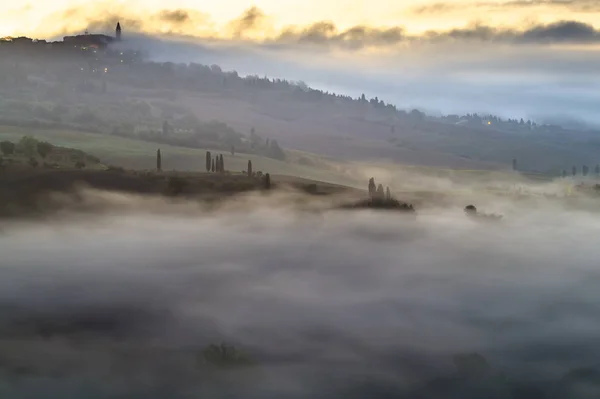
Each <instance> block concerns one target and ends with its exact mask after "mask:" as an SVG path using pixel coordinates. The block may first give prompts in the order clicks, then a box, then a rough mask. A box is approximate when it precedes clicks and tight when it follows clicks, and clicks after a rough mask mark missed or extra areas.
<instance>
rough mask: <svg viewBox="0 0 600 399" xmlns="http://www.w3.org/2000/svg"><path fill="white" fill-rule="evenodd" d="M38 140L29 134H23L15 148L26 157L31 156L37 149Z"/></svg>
mask: <svg viewBox="0 0 600 399" xmlns="http://www.w3.org/2000/svg"><path fill="white" fill-rule="evenodd" d="M37 145H38V141H37V140H36V139H34V138H33V137H31V136H23V137H22V138H21V140H19V144H17V150H19V152H22V153H23V154H25V155H26V156H28V157H33V156H34V154H35V153H36V151H37Z"/></svg>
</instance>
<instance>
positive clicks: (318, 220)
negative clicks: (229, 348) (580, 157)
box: [0, 179, 600, 399]
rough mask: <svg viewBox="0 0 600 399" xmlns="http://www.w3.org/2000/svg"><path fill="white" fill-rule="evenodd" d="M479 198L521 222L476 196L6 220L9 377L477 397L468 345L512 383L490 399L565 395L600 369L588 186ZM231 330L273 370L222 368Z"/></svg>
mask: <svg viewBox="0 0 600 399" xmlns="http://www.w3.org/2000/svg"><path fill="white" fill-rule="evenodd" d="M415 180H416V179H415ZM548 190H554V188H553V187H552V186H549V187H548ZM469 195H470V201H473V202H475V203H476V205H478V207H479V208H480V209H482V210H484V211H498V210H502V212H503V213H504V214H505V220H504V223H500V224H492V225H489V224H479V223H476V222H473V221H471V220H469V219H468V218H466V217H465V216H464V215H463V213H462V206H464V203H461V202H460V201H458V202H455V203H450V204H448V205H447V206H446V207H445V208H444V209H441V208H433V209H430V210H429V211H428V212H422V213H421V214H420V215H419V216H418V218H417V220H416V221H411V220H404V219H403V218H402V217H401V216H398V215H394V214H389V213H383V214H380V213H377V212H375V213H372V212H351V213H346V212H326V213H324V214H322V215H311V217H309V215H307V214H305V213H302V212H298V211H292V210H290V209H289V207H285V206H282V204H281V202H279V201H278V200H277V199H273V200H269V198H268V197H264V196H261V197H260V198H256V199H255V200H252V199H248V200H247V201H245V200H242V199H238V202H237V203H233V204H232V206H231V207H229V208H228V210H227V211H224V210H221V211H213V212H210V213H203V212H202V211H198V210H196V211H193V206H190V207H189V208H188V209H186V211H185V212H184V213H183V214H178V213H177V212H171V208H172V207H175V208H177V207H178V206H177V205H164V204H163V209H162V211H165V212H161V211H157V209H147V208H146V203H145V202H144V201H140V202H139V206H137V207H135V208H136V209H135V210H131V209H129V208H128V210H127V211H126V212H125V213H119V212H116V213H110V212H108V213H105V214H104V216H99V215H79V216H78V217H73V218H71V217H65V218H64V219H60V220H54V221H52V222H50V221H44V223H40V224H36V223H26V224H23V225H20V224H14V223H13V224H10V225H4V226H3V230H2V240H0V252H1V253H2V268H0V277H1V278H0V288H2V289H1V290H0V306H2V310H3V312H2V316H1V317H0V337H1V338H2V340H0V358H1V359H2V364H3V367H2V370H1V371H0V381H2V382H3V384H4V386H5V392H7V391H10V393H12V395H11V396H14V397H47V396H53V395H54V396H68V394H70V395H72V396H86V397H114V396H115V395H118V396H123V397H133V396H136V395H140V396H143V397H147V398H153V397H164V395H165V394H166V393H168V396H169V397H186V396H189V393H190V392H193V393H194V394H195V395H200V396H205V395H202V394H203V393H206V394H207V395H208V394H209V393H210V396H211V397H226V396H227V395H229V397H231V396H240V394H242V393H244V394H245V395H246V396H252V397H265V398H271V397H282V396H292V395H293V396H295V397H304V396H306V397H322V398H337V397H352V398H354V397H357V398H358V397H388V396H390V395H392V396H398V397H444V398H451V399H460V398H464V397H465V392H471V393H473V389H475V387H474V386H473V385H474V384H473V382H474V381H473V380H470V381H463V380H461V379H460V378H459V379H456V378H457V377H456V375H455V372H454V369H453V366H452V362H451V360H452V356H453V355H455V354H457V353H461V352H467V353H469V352H479V353H481V354H482V355H483V356H485V357H486V358H487V360H488V361H489V364H490V367H491V368H492V370H493V371H494V372H498V376H497V377H495V375H489V376H488V375H486V378H484V379H483V380H481V381H477V387H476V388H477V389H478V390H479V391H478V392H479V394H478V395H476V396H477V397H490V396H492V395H498V392H504V391H506V390H509V391H510V392H515V393H514V394H511V395H507V396H506V397H510V398H514V399H523V398H530V397H531V389H529V390H524V391H523V392H522V393H518V391H517V390H516V388H518V387H521V388H522V387H523V386H528V387H530V388H536V389H537V391H538V392H540V391H541V392H546V393H548V394H550V393H554V392H555V390H557V389H567V388H568V387H566V386H565V385H564V383H565V382H564V380H562V381H560V382H557V381H559V380H560V377H561V376H563V375H565V374H566V373H567V372H568V371H569V370H571V369H572V368H575V367H582V366H594V365H595V364H596V363H597V357H598V350H597V341H598V338H597V337H598V333H600V318H599V316H598V315H599V314H600V308H599V305H598V304H599V303H600V297H599V294H598V290H597V284H596V280H597V278H598V271H597V261H596V259H597V258H598V256H600V252H599V250H598V246H597V242H596V240H595V237H597V232H598V229H599V228H600V221H599V219H598V216H597V214H596V213H588V212H584V211H582V210H578V209H573V207H574V206H577V204H579V205H582V204H583V203H584V202H585V201H586V200H585V199H583V198H575V199H571V201H570V207H571V208H566V204H563V203H561V202H560V201H559V200H558V201H557V200H545V199H543V198H530V199H529V200H527V199H525V200H521V201H519V203H513V202H511V201H509V200H500V199H498V198H497V197H491V196H488V195H485V194H481V193H480V192H478V191H473V192H471V193H470V194H469ZM132 201H134V202H135V201H136V199H135V198H133V199H132ZM589 204H594V202H593V200H590V202H589V203H588V205H589ZM592 206H595V209H597V205H592ZM565 237H569V238H568V239H565ZM221 341H226V342H228V343H231V344H234V345H236V346H237V347H239V348H242V349H244V350H245V351H246V352H247V353H249V354H250V356H251V357H252V358H253V359H254V360H255V361H256V362H257V367H255V368H252V369H248V370H244V369H242V370H237V371H236V370H232V371H231V372H219V371H217V370H210V369H206V367H205V366H204V365H203V364H202V363H201V362H200V361H199V359H201V357H200V353H201V349H202V348H203V347H204V346H205V345H207V344H209V343H218V342H221ZM366 365H368V367H365V366H366ZM502 372H504V373H505V374H506V376H505V377H507V378H505V377H501V375H500V373H502ZM11 373H18V375H19V379H15V378H14V377H13V374H11ZM440 377H442V378H443V379H440ZM488 377H489V378H488ZM496 378H497V379H496ZM40 380H43V381H47V382H46V383H44V384H43V387H39V384H36V383H34V382H35V381H40ZM434 383H435V384H434ZM511 384H514V385H511ZM434 387H437V389H438V390H437V391H436V393H435V394H434V393H433V392H430V391H429V389H434ZM42 388H43V391H44V392H43V396H42V393H40V392H38V393H37V396H35V395H33V392H35V391H34V390H35V389H42ZM592 389H594V390H595V391H592V392H596V393H597V392H598V391H597V389H598V388H597V386H594V387H592ZM468 390H470V391H468ZM89 392H93V393H94V395H95V396H87V395H85V393H89ZM402 395H405V396H402ZM436 395H438V396H436ZM499 397H502V396H499ZM544 397H545V396H544ZM557 397H560V398H561V399H562V398H568V399H574V398H578V396H576V394H575V393H574V392H573V395H571V393H570V392H566V393H565V392H562V395H559V396H557Z"/></svg>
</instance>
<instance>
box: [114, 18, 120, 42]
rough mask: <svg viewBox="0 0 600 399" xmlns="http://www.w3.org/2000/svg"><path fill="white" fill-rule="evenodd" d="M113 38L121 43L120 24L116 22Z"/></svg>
mask: <svg viewBox="0 0 600 399" xmlns="http://www.w3.org/2000/svg"><path fill="white" fill-rule="evenodd" d="M115 36H116V38H117V41H121V23H120V22H117V29H116V30H115Z"/></svg>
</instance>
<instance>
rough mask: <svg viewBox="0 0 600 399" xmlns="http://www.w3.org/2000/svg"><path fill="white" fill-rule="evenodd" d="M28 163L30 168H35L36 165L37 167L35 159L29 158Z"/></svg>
mask: <svg viewBox="0 0 600 399" xmlns="http://www.w3.org/2000/svg"><path fill="white" fill-rule="evenodd" d="M28 163H29V166H31V167H32V168H37V167H38V165H39V163H38V161H37V159H35V158H33V157H31V158H29V162H28Z"/></svg>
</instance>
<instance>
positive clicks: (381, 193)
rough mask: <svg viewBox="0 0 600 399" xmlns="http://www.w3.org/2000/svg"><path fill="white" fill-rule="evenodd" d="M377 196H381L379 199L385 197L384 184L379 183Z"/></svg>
mask: <svg viewBox="0 0 600 399" xmlns="http://www.w3.org/2000/svg"><path fill="white" fill-rule="evenodd" d="M377 198H379V199H384V198H385V191H383V184H379V185H378V186H377Z"/></svg>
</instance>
